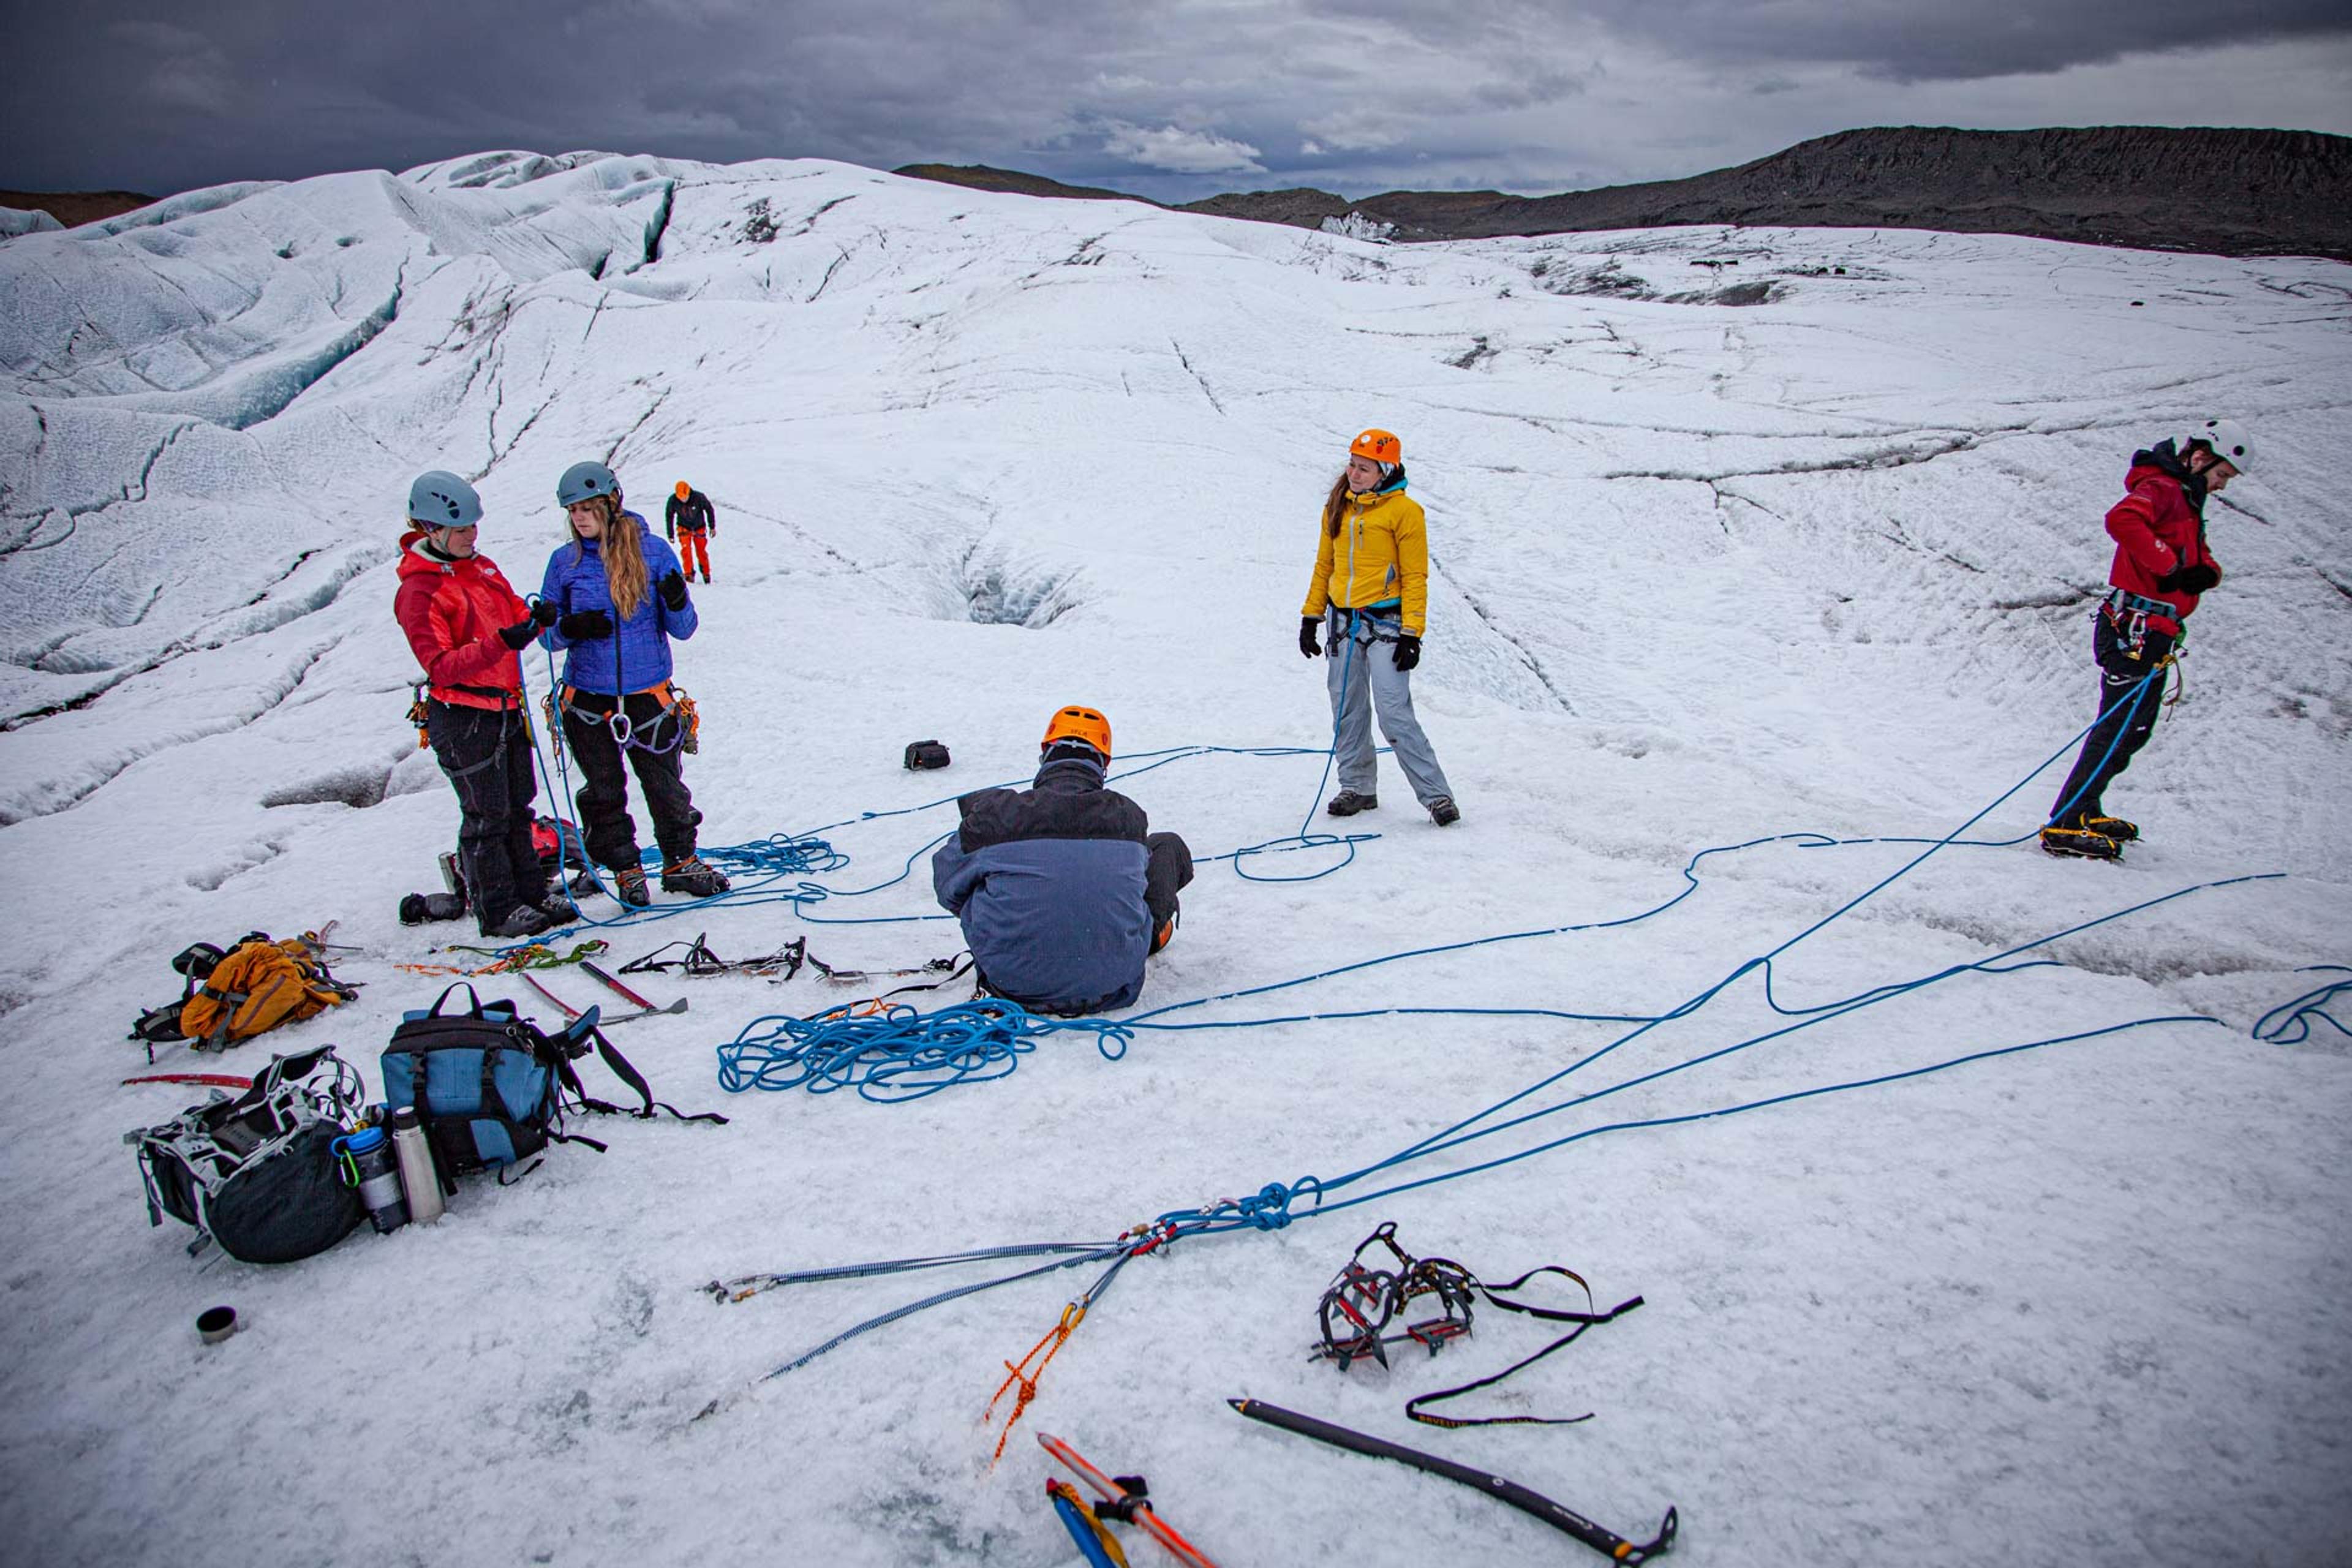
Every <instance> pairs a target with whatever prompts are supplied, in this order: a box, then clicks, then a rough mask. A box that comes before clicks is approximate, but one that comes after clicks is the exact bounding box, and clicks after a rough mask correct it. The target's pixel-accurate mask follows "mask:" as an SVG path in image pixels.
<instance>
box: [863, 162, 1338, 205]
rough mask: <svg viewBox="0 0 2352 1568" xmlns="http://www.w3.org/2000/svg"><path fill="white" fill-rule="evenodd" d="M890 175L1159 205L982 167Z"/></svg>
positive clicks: (940, 166)
mask: <svg viewBox="0 0 2352 1568" xmlns="http://www.w3.org/2000/svg"><path fill="white" fill-rule="evenodd" d="M890 172H891V173H892V174H904V175H906V176H907V177H908V178H909V179H915V180H937V181H938V182H939V183H940V184H943V185H969V186H971V188H972V189H973V190H975V191H1010V192H1011V193H1013V195H1021V196H1063V197H1066V198H1068V199H1070V200H1073V201H1087V202H1142V203H1144V204H1145V205H1148V206H1155V207H1156V206H1158V205H1160V203H1158V202H1155V201H1153V200H1152V199H1151V198H1150V197H1149V196H1130V195H1128V194H1127V193H1126V192H1125V191H1107V190H1104V189H1103V188H1102V187H1101V186H1099V185H1066V184H1062V182H1061V181H1059V180H1049V179H1047V178H1046V177H1045V175H1043V174H1023V173H1021V171H1019V170H1018V169H992V168H990V167H989V166H988V165H987V164H985V163H908V165H906V166H905V167H904V168H899V169H893V170H891V171H890ZM1335 199H1336V198H1335Z"/></svg>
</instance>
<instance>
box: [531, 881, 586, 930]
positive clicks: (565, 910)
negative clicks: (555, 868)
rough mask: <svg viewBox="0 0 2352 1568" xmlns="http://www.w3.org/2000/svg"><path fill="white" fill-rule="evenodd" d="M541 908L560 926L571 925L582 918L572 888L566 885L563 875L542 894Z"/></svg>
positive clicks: (544, 913) (543, 912)
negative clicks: (573, 898)
mask: <svg viewBox="0 0 2352 1568" xmlns="http://www.w3.org/2000/svg"><path fill="white" fill-rule="evenodd" d="M539 910H540V912H541V914H543V915H545V916H546V917H547V918H548V919H549V920H551V921H554V922H555V923H556V924H557V925H560V926H565V925H570V924H571V923H572V921H575V920H577V919H579V918H580V911H579V910H578V908H577V907H576V906H574V904H573V903H572V889H570V888H568V887H566V886H565V885H564V882H563V879H562V878H561V877H559V878H557V879H555V880H554V881H552V882H550V883H549V884H548V885H547V891H546V892H544V893H542V894H541V895H540V900H539Z"/></svg>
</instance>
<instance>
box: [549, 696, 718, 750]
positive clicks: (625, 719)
mask: <svg viewBox="0 0 2352 1568" xmlns="http://www.w3.org/2000/svg"><path fill="white" fill-rule="evenodd" d="M583 697H584V698H587V699H590V700H588V701H584V702H583V701H582V700H581V699H583ZM631 697H650V698H652V699H653V700H654V701H655V702H656V704H657V705H658V707H659V711H658V712H656V714H655V715H654V716H653V717H652V718H651V719H650V720H648V721H646V723H645V725H644V726H643V733H642V736H641V735H640V727H639V726H638V724H637V723H636V721H634V720H632V719H631V718H630V717H629V713H628V706H629V703H628V700H629V698H631ZM606 701H609V702H611V703H612V704H613V706H612V707H611V708H609V709H606V708H604V707H603V706H602V704H603V703H604V702H606ZM540 704H541V708H543V709H544V710H545V711H546V713H547V722H548V724H549V726H550V728H551V730H553V731H555V732H557V733H561V732H562V728H563V721H565V720H568V719H572V718H577V719H579V720H581V721H583V723H588V724H601V725H603V726H604V729H605V730H606V731H609V732H610V733H611V735H612V737H613V742H614V744H615V745H617V746H619V747H621V748H622V749H623V750H624V751H626V750H630V749H633V748H634V749H635V750H637V751H640V752H653V753H654V754H655V755H656V756H666V755H667V754H668V753H669V752H689V753H691V752H697V751H698V750H700V749H701V745H702V713H701V710H699V709H698V708H697V707H696V706H695V705H694V699H693V698H691V697H688V695H687V694H686V689H685V688H684V687H681V686H679V685H677V683H676V682H674V681H668V680H665V681H663V682H662V683H661V684H660V685H658V686H649V687H647V688H646V689H645V690H643V691H632V692H629V693H627V694H626V695H625V696H621V697H614V696H612V695H611V694H610V693H608V692H602V691H582V690H581V689H579V688H578V687H576V686H559V687H557V688H555V689H553V690H551V691H550V692H549V693H548V694H547V695H546V696H545V697H543V698H541V700H540ZM665 723H667V724H668V725H669V726H670V728H669V729H668V731H667V734H668V737H669V738H668V740H667V742H666V743H665V742H664V741H663V738H662V737H663V735H664V733H665V731H664V730H663V725H664V724H665Z"/></svg>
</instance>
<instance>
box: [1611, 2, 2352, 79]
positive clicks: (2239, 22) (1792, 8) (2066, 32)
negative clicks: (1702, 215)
mask: <svg viewBox="0 0 2352 1568" xmlns="http://www.w3.org/2000/svg"><path fill="white" fill-rule="evenodd" d="M1578 10H1579V11H1580V12H1581V13H1583V14H1584V15H1585V16H1586V17H1587V18H1588V19H1590V20H1591V21H1594V22H1598V23H1601V24H1602V25H1604V26H1608V27H1610V28H1611V29H1612V30H1614V31H1615V32H1617V33H1619V34H1620V35H1622V36H1623V37H1638V38H1645V39H1648V40H1650V41H1651V42H1653V43H1654V44H1657V45H1658V46H1660V47H1664V48H1666V49H1668V50H1671V51H1674V52H1677V53H1687V54H1691V55H1696V56H1702V57H1705V58H1713V59H1741V60H1780V61H1798V62H1802V61H1811V62H1821V63H1831V64H1843V65H1852V66H1857V67H1860V68H1863V69H1864V70H1867V71H1871V72H1873V73H1875V74H1877V75H1881V76H1885V77H1888V78H1891V79H1894V80H1896V81H1968V80H1974V79H1981V78H1986V77H1998V76H2010V75H2013V74H2017V73H2021V72H2023V73H2034V72H2052V71H2059V70H2063V69H2065V68H2068V67H2070V66H2078V65H2098V64H2103V63H2105V62H2107V61H2111V60H2117V59H2121V58H2123V57H2125V56H2126V55H2129V54H2139V53H2146V52H2148V51H2150V50H2156V49H2177V48H2199V47H2222V46H2226V45H2234V44H2250V43H2269V42H2275V41H2279V40H2284V39H2293V38H2300V37H2318V36H2321V35H2326V34H2336V35H2342V34H2344V33H2345V32H2347V30H2352V6H2347V5H2346V3H2345V0H2229V3H2226V4H2225V3H2220V0H2042V3H2041V4H2032V5H2018V4H2010V3H2004V4H2000V5H1969V4H1965V3H1959V0H1928V3H1923V0H1774V3H1772V4H1769V5H1757V4H1750V3H1748V0H1585V3H1584V4H1581V5H1579V6H1578Z"/></svg>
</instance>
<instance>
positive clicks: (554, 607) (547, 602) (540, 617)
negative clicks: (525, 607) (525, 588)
mask: <svg viewBox="0 0 2352 1568" xmlns="http://www.w3.org/2000/svg"><path fill="white" fill-rule="evenodd" d="M562 613H563V607H562V605H558V604H557V603H556V602H555V601H554V600H552V599H541V600H539V601H538V602H537V603H535V604H533V605H531V607H530V618H531V619H532V620H533V621H534V622H536V623H537V624H539V625H540V626H553V625H554V624H555V617H556V616H560V615H562Z"/></svg>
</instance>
